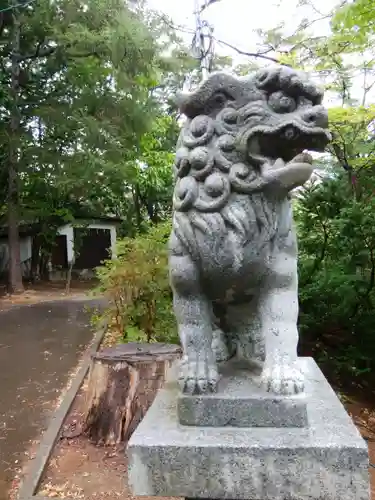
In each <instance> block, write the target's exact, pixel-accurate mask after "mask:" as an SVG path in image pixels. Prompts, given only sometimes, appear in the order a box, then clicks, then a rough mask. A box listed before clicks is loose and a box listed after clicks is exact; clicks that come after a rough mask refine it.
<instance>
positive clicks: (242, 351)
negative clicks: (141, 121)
mask: <svg viewBox="0 0 375 500" xmlns="http://www.w3.org/2000/svg"><path fill="white" fill-rule="evenodd" d="M322 97H323V94H322V92H321V91H320V90H319V89H318V88H317V87H316V86H315V85H314V83H313V82H312V81H311V80H309V79H308V78H307V76H306V75H305V74H303V73H299V72H295V71H293V70H291V69H290V68H287V67H273V68H269V69H265V70H262V71H259V72H257V73H256V74H255V75H252V76H250V77H246V78H240V79H238V78H235V77H232V76H229V75H227V74H223V73H216V74H212V75H211V76H210V77H209V78H208V79H207V80H206V81H205V82H203V83H202V84H201V86H200V87H199V88H198V90H196V91H195V92H193V93H192V94H188V95H179V96H178V104H179V108H180V111H181V112H182V113H184V114H185V116H186V117H187V121H186V123H185V125H184V127H183V129H182V131H181V135H180V138H179V140H178V144H177V152H176V160H175V165H174V175H175V181H176V184H175V189H174V199H173V206H174V213H173V227H172V233H171V237H170V279H171V285H172V289H173V294H174V310H175V315H176V318H177V322H178V328H179V335H180V338H181V342H182V346H183V349H184V358H183V360H182V363H181V374H180V383H181V387H182V390H183V391H184V392H186V393H190V394H204V393H209V392H213V391H215V389H216V386H217V383H218V368H217V363H218V362H219V361H225V360H228V359H229V358H231V357H233V356H236V357H238V358H240V359H242V360H245V361H248V362H251V363H255V364H257V365H261V366H262V373H261V379H260V380H261V383H262V385H263V386H264V387H265V388H266V389H267V390H268V391H272V392H274V393H276V394H286V395H288V394H295V393H299V392H302V391H303V390H304V379H303V375H302V374H301V373H300V372H299V370H298V369H297V368H296V365H295V362H296V360H297V342H298V331H297V316H298V289H297V244H296V235H295V231H294V229H293V220H292V207H291V202H290V196H289V192H290V191H291V190H292V189H293V188H295V187H297V186H300V185H302V184H303V183H304V182H306V181H307V180H308V179H309V177H310V175H311V173H312V171H313V167H312V158H311V156H310V155H309V154H307V153H304V152H303V151H304V150H306V149H309V150H314V151H322V150H323V149H324V147H325V146H326V145H327V143H328V142H329V140H330V135H329V132H328V130H327V127H328V118H327V112H326V110H325V109H324V107H323V106H322V105H321V102H322Z"/></svg>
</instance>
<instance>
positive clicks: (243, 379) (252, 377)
mask: <svg viewBox="0 0 375 500" xmlns="http://www.w3.org/2000/svg"><path fill="white" fill-rule="evenodd" d="M220 372H221V373H220V374H221V379H220V381H219V384H218V389H217V392H216V393H214V394H209V395H204V396H199V395H198V396H190V395H187V394H182V393H181V394H179V395H178V398H177V412H178V420H179V422H180V424H182V425H193V426H203V427H227V426H230V427H306V426H307V425H308V421H307V398H306V395H305V394H301V395H296V396H291V397H285V396H275V395H274V394H271V393H269V392H266V391H265V390H264V389H261V388H260V384H259V380H258V378H259V374H257V373H256V372H255V371H253V372H250V371H249V369H248V368H247V369H246V368H244V367H243V366H242V365H241V364H240V363H239V362H237V361H236V360H231V361H229V362H227V363H225V364H224V365H223V366H222V367H220Z"/></svg>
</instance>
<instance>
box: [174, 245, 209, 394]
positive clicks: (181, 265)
mask: <svg viewBox="0 0 375 500" xmlns="http://www.w3.org/2000/svg"><path fill="white" fill-rule="evenodd" d="M170 277H171V285H172V289H173V306H174V312H175V315H176V319H177V324H178V331H179V336H180V340H181V343H182V347H183V351H184V357H183V360H182V363H181V373H180V377H179V381H180V385H181V389H182V391H183V392H185V393H188V394H205V393H209V392H214V391H215V390H216V386H217V382H218V371H217V365H216V360H215V355H214V353H213V350H212V312H211V307H212V305H211V303H210V301H209V300H208V299H207V297H206V296H205V295H204V293H203V292H202V290H201V286H200V276H199V271H198V268H197V266H196V265H195V264H194V262H193V261H192V260H191V258H190V256H189V255H184V254H180V255H172V256H171V257H170Z"/></svg>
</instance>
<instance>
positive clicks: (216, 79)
mask: <svg viewBox="0 0 375 500" xmlns="http://www.w3.org/2000/svg"><path fill="white" fill-rule="evenodd" d="M243 91H244V88H243V84H242V83H241V82H240V81H239V80H237V79H236V78H234V77H232V76H230V75H227V74H226V73H213V74H212V75H210V76H209V77H208V79H207V80H205V81H204V82H202V83H201V85H200V86H199V87H198V88H197V90H195V91H194V92H191V93H182V92H180V93H178V94H177V95H176V104H177V106H178V108H179V110H180V112H181V113H183V114H184V115H186V116H187V117H188V118H194V117H195V116H197V115H206V114H210V113H212V112H213V111H215V110H220V109H221V108H222V107H224V106H225V104H226V103H227V102H228V101H235V100H237V99H238V98H239V97H240V96H241V95H242V94H243Z"/></svg>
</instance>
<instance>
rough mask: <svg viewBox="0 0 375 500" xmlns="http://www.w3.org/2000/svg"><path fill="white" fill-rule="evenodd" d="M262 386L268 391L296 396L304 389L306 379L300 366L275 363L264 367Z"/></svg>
mask: <svg viewBox="0 0 375 500" xmlns="http://www.w3.org/2000/svg"><path fill="white" fill-rule="evenodd" d="M261 386H262V387H263V388H264V389H265V390H266V391H267V392H273V393H274V394H277V395H283V396H294V395H295V394H300V393H302V392H303V391H304V389H305V381H304V376H303V374H302V373H301V371H300V370H299V369H298V368H295V367H293V366H288V365H286V366H283V365H275V366H273V367H270V368H268V367H265V368H264V369H263V372H262V375H261Z"/></svg>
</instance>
